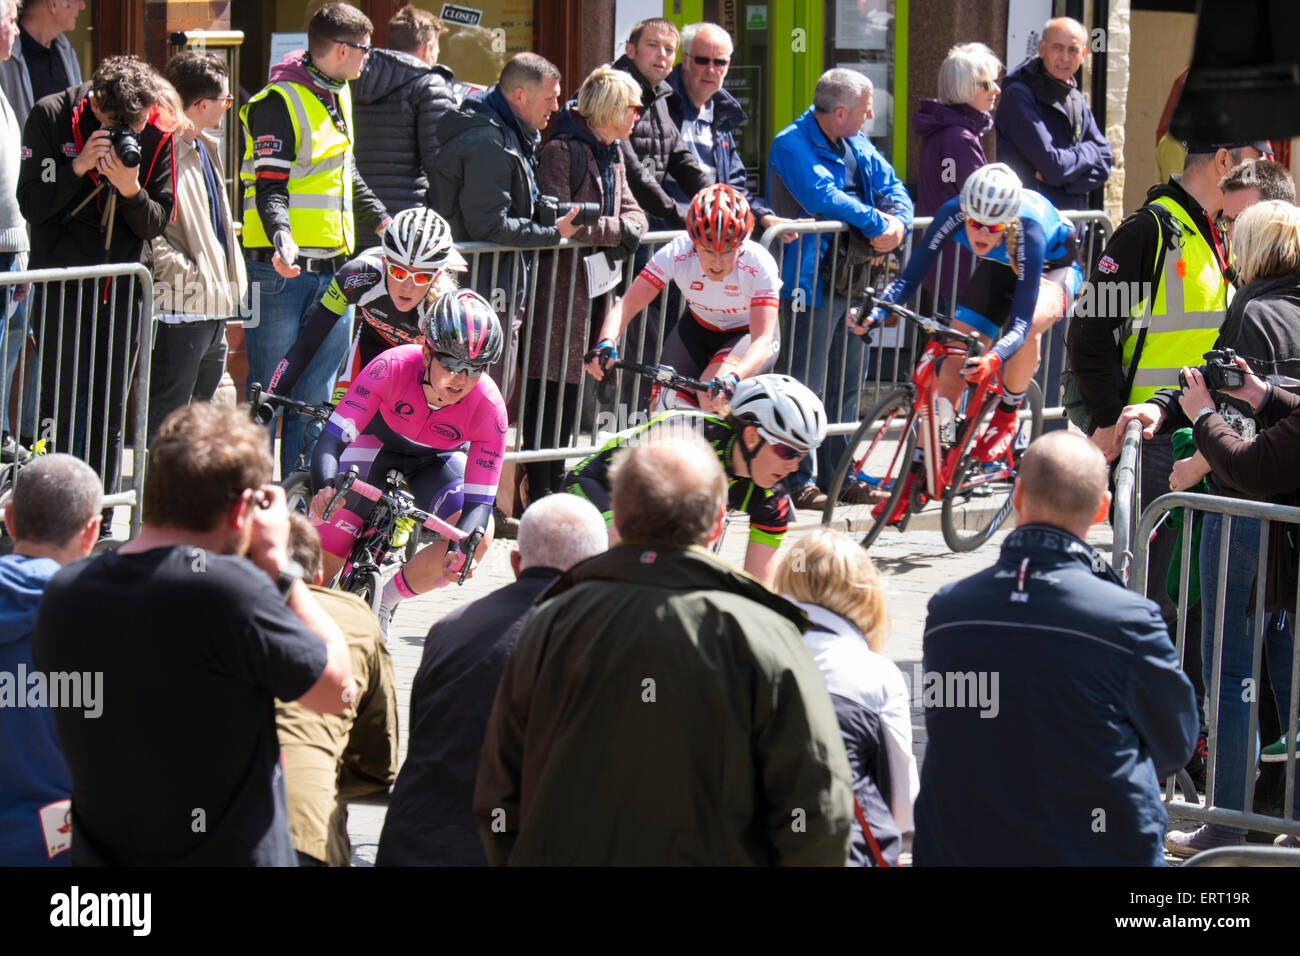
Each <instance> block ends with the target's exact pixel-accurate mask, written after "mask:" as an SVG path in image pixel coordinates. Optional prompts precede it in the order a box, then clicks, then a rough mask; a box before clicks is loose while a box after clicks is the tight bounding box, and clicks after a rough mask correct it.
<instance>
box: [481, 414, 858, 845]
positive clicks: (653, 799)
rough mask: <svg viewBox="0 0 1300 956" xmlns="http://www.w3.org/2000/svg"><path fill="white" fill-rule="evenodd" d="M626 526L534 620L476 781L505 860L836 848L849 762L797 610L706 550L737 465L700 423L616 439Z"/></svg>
mask: <svg viewBox="0 0 1300 956" xmlns="http://www.w3.org/2000/svg"><path fill="white" fill-rule="evenodd" d="M611 478H612V485H613V487H612V496H613V511H614V523H615V525H616V526H617V528H618V531H619V535H620V536H621V538H622V541H621V543H620V544H617V545H615V546H614V547H613V548H611V549H610V550H609V551H606V552H605V553H603V554H599V555H597V556H596V557H593V558H590V559H588V560H586V561H582V562H580V563H578V564H576V565H574V566H573V567H572V568H570V569H569V571H567V572H566V573H565V574H564V575H563V576H562V577H561V578H560V579H559V580H558V581H557V582H556V583H555V584H554V585H553V586H552V587H551V588H550V589H549V590H548V591H547V592H546V593H545V594H544V595H543V600H542V602H541V603H540V604H539V605H538V606H537V609H536V610H535V612H534V613H533V616H532V617H531V618H530V619H529V621H528V623H527V624H525V625H524V629H523V633H522V634H521V635H520V638H519V643H518V644H517V645H516V647H515V651H514V653H513V655H512V656H511V658H510V660H509V662H508V663H507V664H506V670H505V674H504V675H503V676H502V678H501V684H500V686H499V687H498V688H497V695H496V700H495V702H494V703H493V705H492V713H491V716H490V717H489V719H488V725H487V732H486V734H485V736H484V739H483V750H482V753H481V754H480V757H479V766H478V779H477V781H476V784H475V788H474V814H475V816H476V817H477V818H478V823H479V832H480V834H481V835H482V837H483V844H484V848H485V849H486V850H487V855H488V860H489V861H490V862H492V863H494V864H497V865H501V864H506V863H509V864H512V865H516V866H530V865H532V866H536V865H554V864H578V865H597V866H599V865H611V864H614V865H629V864H630V865H650V866H654V865H699V864H703V865H706V866H708V865H713V866H719V865H731V866H739V865H750V866H770V865H779V864H785V865H796V866H799V865H802V866H843V865H844V863H845V859H846V856H847V852H848V840H849V832H850V827H851V826H852V821H853V797H852V795H851V792H850V786H851V781H852V776H851V774H850V771H849V764H848V757H847V756H846V755H845V752H844V741H843V738H842V737H841V735H840V731H839V724H838V722H837V720H836V717H835V710H834V708H833V706H832V704H831V700H830V695H829V694H828V693H827V691H826V684H825V681H824V680H823V679H822V676H821V673H820V672H819V671H818V670H817V665H816V664H815V663H814V662H813V659H812V657H811V656H810V655H809V654H808V652H807V649H806V648H805V647H804V646H803V642H802V638H801V634H802V632H803V631H804V630H806V629H807V628H808V626H809V624H808V619H807V618H806V617H805V616H804V614H803V612H802V611H800V610H799V609H798V608H797V607H795V606H794V605H793V604H791V603H790V602H789V601H787V600H785V599H784V598H782V597H778V596H777V595H775V594H773V593H771V592H770V591H768V590H767V589H766V588H764V587H763V586H762V585H761V584H759V583H758V582H757V581H756V580H754V579H753V578H751V577H749V576H748V575H745V574H741V573H740V572H738V571H735V570H734V569H732V568H730V567H728V566H727V565H725V564H723V563H722V562H720V561H718V560H717V559H715V558H714V557H713V556H712V555H711V554H709V553H708V552H707V551H706V550H704V547H703V546H707V545H708V544H709V542H711V541H713V540H714V539H716V538H717V537H718V535H719V534H720V533H721V532H722V523H723V519H724V517H725V514H726V504H727V481H726V478H725V476H724V475H723V472H722V466H721V465H720V464H719V463H718V457H717V455H716V454H715V453H714V451H713V449H712V448H711V447H710V446H709V445H708V443H707V442H706V441H705V440H704V439H703V438H701V437H699V436H698V435H694V434H691V435H683V436H682V437H668V438H665V439H664V440H662V441H659V442H649V443H644V444H639V445H635V446H632V447H629V448H628V449H627V450H625V451H623V452H620V454H619V456H618V457H617V458H616V459H615V461H614V465H613V469H612V472H611Z"/></svg>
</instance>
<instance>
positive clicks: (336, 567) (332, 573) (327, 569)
mask: <svg viewBox="0 0 1300 956" xmlns="http://www.w3.org/2000/svg"><path fill="white" fill-rule="evenodd" d="M320 556H321V566H322V567H323V568H324V573H325V577H324V581H325V583H326V584H329V583H330V582H331V581H333V580H334V578H336V577H337V576H338V573H339V571H341V570H343V562H344V560H346V559H345V558H343V557H342V556H340V555H337V554H330V553H329V552H328V551H321V555H320Z"/></svg>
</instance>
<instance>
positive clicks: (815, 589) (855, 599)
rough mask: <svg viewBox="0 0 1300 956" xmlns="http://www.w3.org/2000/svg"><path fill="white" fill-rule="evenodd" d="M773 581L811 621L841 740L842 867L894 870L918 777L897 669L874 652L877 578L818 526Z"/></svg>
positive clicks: (879, 617) (845, 543)
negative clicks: (848, 791)
mask: <svg viewBox="0 0 1300 956" xmlns="http://www.w3.org/2000/svg"><path fill="white" fill-rule="evenodd" d="M775 587H776V590H777V591H778V592H780V593H781V594H784V595H785V596H786V597H788V598H790V599H791V600H792V601H794V602H795V603H797V604H798V605H799V606H800V607H801V608H803V610H804V612H805V613H806V614H807V615H808V617H809V618H810V619H811V620H812V623H813V629H812V630H810V631H809V632H808V633H806V634H805V635H804V643H806V644H807V645H808V650H809V651H810V652H811V653H812V655H813V658H814V659H815V660H816V661H817V666H818V668H819V669H820V670H821V672H822V677H823V678H825V680H826V689H827V690H828V691H829V692H830V695H831V703H832V704H834V706H835V714H836V716H837V717H838V718H839V723H840V733H841V734H842V735H843V736H844V749H845V750H846V751H847V752H848V755H849V766H850V767H851V768H852V770H853V794H854V798H855V799H856V801H857V808H856V810H855V816H856V817H857V820H858V824H857V827H856V828H855V832H854V834H853V840H852V842H851V844H850V846H849V861H848V862H849V865H851V866H879V865H881V863H882V862H883V863H885V864H887V865H890V866H895V865H897V863H898V856H899V853H900V851H901V850H902V837H903V834H904V833H906V832H908V831H910V830H911V829H912V802H913V801H914V800H915V799H916V794H917V791H918V790H919V789H920V781H919V777H918V775H917V770H916V758H915V757H913V756H912V718H911V712H910V710H909V706H908V692H907V685H906V683H905V682H904V680H903V675H902V673H901V672H900V671H899V669H898V667H897V665H895V664H894V663H893V661H890V660H889V659H888V658H886V657H884V656H882V655H881V654H880V653H879V651H880V648H881V647H883V646H884V643H885V640H886V638H887V637H888V633H889V612H888V610H887V608H886V607H885V595H884V588H883V586H882V584H881V581H880V577H879V575H877V574H876V569H875V568H874V567H873V566H872V564H871V559H870V558H868V557H867V554H866V552H865V551H863V550H862V548H861V547H859V546H858V545H857V544H855V543H853V542H852V541H851V540H849V539H848V538H846V537H844V536H843V535H841V534H837V533H835V532H833V531H827V530H824V529H819V530H817V531H814V532H813V533H812V534H809V535H808V536H806V537H804V538H801V539H799V540H798V541H796V542H794V544H793V546H792V547H790V548H789V550H788V551H787V552H786V554H785V556H784V558H783V560H782V562H781V565H780V567H779V568H778V570H777V574H776V581H775ZM864 822H865V824H866V827H867V829H868V830H869V831H870V832H869V833H867V832H864V830H863V824H864Z"/></svg>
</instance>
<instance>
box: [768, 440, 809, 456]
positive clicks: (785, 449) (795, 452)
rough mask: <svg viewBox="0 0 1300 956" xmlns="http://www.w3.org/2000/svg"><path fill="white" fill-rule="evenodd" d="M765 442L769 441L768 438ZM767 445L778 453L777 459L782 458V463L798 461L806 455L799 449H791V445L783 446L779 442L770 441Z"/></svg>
mask: <svg viewBox="0 0 1300 956" xmlns="http://www.w3.org/2000/svg"><path fill="white" fill-rule="evenodd" d="M763 440H764V441H767V439H766V438H765V439H763ZM767 444H768V447H770V448H771V449H772V451H773V452H775V453H776V457H777V458H780V459H781V460H782V461H798V460H799V459H800V458H802V457H803V456H804V453H803V452H801V451H800V450H799V449H798V448H791V447H790V446H789V445H782V444H781V443H780V442H779V441H769V442H767Z"/></svg>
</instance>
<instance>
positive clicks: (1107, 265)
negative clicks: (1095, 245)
mask: <svg viewBox="0 0 1300 956" xmlns="http://www.w3.org/2000/svg"><path fill="white" fill-rule="evenodd" d="M1097 268H1098V269H1100V270H1101V271H1102V272H1105V273H1108V274H1110V275H1114V274H1115V273H1116V272H1119V263H1118V262H1116V261H1115V260H1114V259H1112V258H1111V257H1110V256H1102V257H1101V259H1099V260H1098V261H1097Z"/></svg>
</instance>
